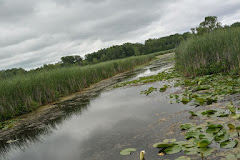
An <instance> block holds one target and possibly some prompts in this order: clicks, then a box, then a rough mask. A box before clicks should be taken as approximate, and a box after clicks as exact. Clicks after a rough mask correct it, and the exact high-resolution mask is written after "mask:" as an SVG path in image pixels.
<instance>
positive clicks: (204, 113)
mask: <svg viewBox="0 0 240 160" xmlns="http://www.w3.org/2000/svg"><path fill="white" fill-rule="evenodd" d="M216 112H217V111H216V110H206V111H204V112H202V115H205V116H211V115H214V114H215V113H216Z"/></svg>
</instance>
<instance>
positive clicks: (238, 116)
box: [231, 113, 240, 119]
mask: <svg viewBox="0 0 240 160" xmlns="http://www.w3.org/2000/svg"><path fill="white" fill-rule="evenodd" d="M231 118H233V119H239V118H240V114H239V113H238V114H231Z"/></svg>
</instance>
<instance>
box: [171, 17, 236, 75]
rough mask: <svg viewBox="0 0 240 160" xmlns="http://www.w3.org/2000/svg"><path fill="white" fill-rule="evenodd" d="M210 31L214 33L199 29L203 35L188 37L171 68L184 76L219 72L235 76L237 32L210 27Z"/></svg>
mask: <svg viewBox="0 0 240 160" xmlns="http://www.w3.org/2000/svg"><path fill="white" fill-rule="evenodd" d="M214 22H215V23H214V24H215V25H217V24H218V23H217V22H216V21H214ZM234 26H235V25H234ZM211 28H214V30H213V29H206V28H202V30H206V31H205V32H206V33H204V34H203V33H201V34H196V35H194V36H192V37H191V38H189V39H188V40H186V41H184V42H182V43H181V44H180V46H179V47H178V48H177V50H176V66H175V67H176V69H178V70H179V71H181V72H182V73H183V74H184V75H185V76H195V75H205V74H214V73H220V72H231V73H235V74H239V66H240V45H239V44H240V28H239V27H233V26H232V27H224V28H219V27H216V26H214V25H213V26H212V27H211Z"/></svg>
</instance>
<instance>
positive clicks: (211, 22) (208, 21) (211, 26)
mask: <svg viewBox="0 0 240 160" xmlns="http://www.w3.org/2000/svg"><path fill="white" fill-rule="evenodd" d="M218 28H222V25H221V23H220V22H218V20H217V17H216V16H208V17H205V20H204V21H203V22H201V23H200V24H199V27H197V28H196V31H197V34H200V35H202V34H204V33H209V32H211V31H213V30H215V29H218Z"/></svg>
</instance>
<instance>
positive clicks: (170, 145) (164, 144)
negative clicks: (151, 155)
mask: <svg viewBox="0 0 240 160" xmlns="http://www.w3.org/2000/svg"><path fill="white" fill-rule="evenodd" d="M174 145H176V144H174V143H172V144H167V143H163V142H160V143H155V144H154V145H153V147H154V148H169V147H172V146H174Z"/></svg>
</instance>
